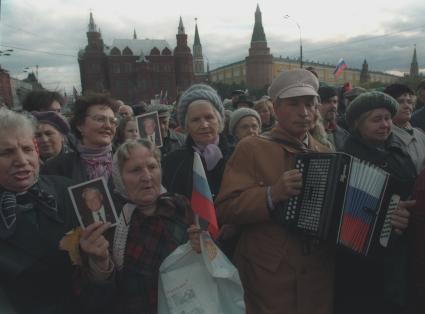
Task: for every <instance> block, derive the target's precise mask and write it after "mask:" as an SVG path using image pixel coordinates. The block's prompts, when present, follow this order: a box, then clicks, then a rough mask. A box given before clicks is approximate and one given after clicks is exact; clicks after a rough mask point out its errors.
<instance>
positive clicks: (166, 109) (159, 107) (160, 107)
mask: <svg viewBox="0 0 425 314" xmlns="http://www.w3.org/2000/svg"><path fill="white" fill-rule="evenodd" d="M155 111H158V117H160V118H161V117H169V116H170V115H171V111H173V107H172V106H168V105H164V104H155V105H150V106H149V107H148V108H147V109H146V112H155Z"/></svg>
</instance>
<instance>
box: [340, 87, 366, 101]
mask: <svg viewBox="0 0 425 314" xmlns="http://www.w3.org/2000/svg"><path fill="white" fill-rule="evenodd" d="M366 92H367V90H366V89H365V88H363V87H354V88H352V89H350V90H349V91H347V92H345V93H344V97H345V98H348V99H349V100H353V99H354V98H356V97H357V96H359V95H361V94H363V93H366Z"/></svg>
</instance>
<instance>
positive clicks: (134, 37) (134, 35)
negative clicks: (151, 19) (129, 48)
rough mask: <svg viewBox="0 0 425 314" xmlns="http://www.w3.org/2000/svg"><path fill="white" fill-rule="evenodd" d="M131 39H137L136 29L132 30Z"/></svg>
mask: <svg viewBox="0 0 425 314" xmlns="http://www.w3.org/2000/svg"><path fill="white" fill-rule="evenodd" d="M133 39H137V34H136V29H134V30H133Z"/></svg>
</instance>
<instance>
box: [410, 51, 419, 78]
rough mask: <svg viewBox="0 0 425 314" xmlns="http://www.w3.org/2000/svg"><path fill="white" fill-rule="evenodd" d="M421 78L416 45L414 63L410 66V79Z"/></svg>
mask: <svg viewBox="0 0 425 314" xmlns="http://www.w3.org/2000/svg"><path fill="white" fill-rule="evenodd" d="M418 76H419V66H418V58H417V56H416V44H415V48H414V49H413V57H412V63H411V64H410V77H411V78H417V77H418Z"/></svg>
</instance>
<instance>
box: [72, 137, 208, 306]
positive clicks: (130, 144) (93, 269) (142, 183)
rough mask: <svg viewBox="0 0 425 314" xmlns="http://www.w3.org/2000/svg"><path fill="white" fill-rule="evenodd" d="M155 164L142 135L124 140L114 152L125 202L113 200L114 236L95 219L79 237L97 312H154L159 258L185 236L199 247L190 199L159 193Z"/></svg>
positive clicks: (156, 157)
mask: <svg viewBox="0 0 425 314" xmlns="http://www.w3.org/2000/svg"><path fill="white" fill-rule="evenodd" d="M160 165H161V160H160V152H159V150H158V149H157V148H156V147H155V145H154V144H152V143H151V142H149V141H147V140H144V139H138V140H129V141H127V142H125V143H124V144H122V145H121V146H120V147H119V148H118V150H117V152H116V153H115V155H114V158H113V166H112V178H113V181H114V185H115V189H116V192H117V193H118V194H119V195H120V198H121V199H124V200H125V202H126V203H125V205H124V206H121V205H119V204H118V205H116V207H118V208H117V209H119V210H120V211H121V214H120V218H119V221H118V225H117V226H116V228H115V230H114V234H113V239H112V240H111V242H109V241H108V240H107V237H106V236H103V233H104V232H105V231H106V230H107V229H108V228H109V227H110V225H109V223H106V224H102V223H99V222H95V223H93V224H92V225H90V226H88V227H87V228H86V229H85V230H84V231H83V233H82V236H81V238H80V247H81V249H82V251H83V252H84V253H85V254H86V255H87V256H88V263H87V265H86V267H87V268H88V274H89V278H90V279H91V281H92V282H93V283H95V284H97V286H98V287H97V289H98V293H95V295H97V296H100V298H101V300H100V301H99V302H98V305H99V308H98V309H97V310H98V311H99V312H102V313H105V312H106V313H120V314H133V313H157V292H158V278H159V267H160V265H161V263H162V261H163V260H164V259H165V258H166V257H167V256H168V255H169V254H171V252H172V251H173V250H174V249H175V248H176V247H177V246H179V245H180V244H183V243H185V242H186V241H187V240H188V238H190V239H191V240H192V241H191V243H192V246H193V247H194V248H195V249H196V250H197V251H199V250H200V247H199V234H198V229H197V228H196V227H195V226H193V225H192V226H190V223H191V221H192V220H193V219H192V213H191V210H190V207H189V203H188V201H187V199H186V198H184V197H183V196H181V195H176V194H171V193H164V190H163V188H161V166H160ZM189 226H190V227H189ZM94 289H96V287H94ZM91 303H92V304H93V301H92V302H91Z"/></svg>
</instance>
